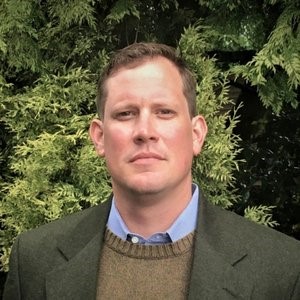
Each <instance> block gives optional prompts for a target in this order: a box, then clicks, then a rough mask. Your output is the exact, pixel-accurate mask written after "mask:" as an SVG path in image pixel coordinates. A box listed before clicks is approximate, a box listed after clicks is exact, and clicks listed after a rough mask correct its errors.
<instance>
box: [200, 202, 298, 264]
mask: <svg viewBox="0 0 300 300" xmlns="http://www.w3.org/2000/svg"><path fill="white" fill-rule="evenodd" d="M204 205H205V206H206V207H205V208H204V210H205V212H204V213H205V214H206V216H205V218H207V220H208V222H209V226H207V228H206V230H207V231H208V232H209V233H208V238H209V236H211V237H212V239H214V240H216V239H218V240H219V241H220V242H221V241H222V242H223V243H224V244H226V245H228V248H229V249H230V247H231V246H232V247H234V246H235V245H236V246H242V247H243V248H244V249H246V250H247V252H248V253H253V254H254V255H259V256H261V257H266V258H267V257H268V259H270V258H271V259H278V260H282V259H285V260H286V261H287V260H290V261H293V260H296V261H299V253H300V242H299V241H298V240H296V239H294V238H292V237H289V236H287V235H286V234H283V233H281V232H279V231H277V230H275V229H272V228H269V227H267V226H265V225H260V224H257V223H255V222H253V221H250V220H248V219H246V218H244V217H242V216H239V215H237V214H236V213H234V212H231V211H228V210H225V209H223V208H221V207H217V206H215V205H213V204H210V203H208V202H207V203H204ZM225 248H226V247H225ZM287 257H288V259H287Z"/></svg>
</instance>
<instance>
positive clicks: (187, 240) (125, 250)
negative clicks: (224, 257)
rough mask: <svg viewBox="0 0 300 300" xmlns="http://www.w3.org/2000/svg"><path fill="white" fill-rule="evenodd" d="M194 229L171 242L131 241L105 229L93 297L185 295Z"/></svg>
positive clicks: (118, 297)
mask: <svg viewBox="0 0 300 300" xmlns="http://www.w3.org/2000/svg"><path fill="white" fill-rule="evenodd" d="M193 237H194V233H190V234H189V235H187V236H186V237H184V238H183V239H180V240H178V241H176V242H175V243H170V244H163V245H141V244H132V243H130V242H128V241H124V240H122V239H120V238H119V237H117V236H116V235H114V234H113V233H112V232H111V231H109V230H108V229H107V230H106V233H105V237H104V246H103V249H102V255H101V258H100V269H99V279H98V290H97V299H114V300H117V299H139V300H140V299H186V298H187V295H188V286H189V279H190V268H191V264H192V257H193V251H192V250H193V241H194V239H193Z"/></svg>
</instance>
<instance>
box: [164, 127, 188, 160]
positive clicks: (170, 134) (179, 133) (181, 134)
mask: <svg viewBox="0 0 300 300" xmlns="http://www.w3.org/2000/svg"><path fill="white" fill-rule="evenodd" d="M164 137H165V141H166V143H167V144H168V146H169V149H170V150H171V151H172V152H174V153H176V154H177V155H178V156H182V157H181V158H182V159H184V158H187V157H188V156H193V135H192V129H191V128H190V127H188V126H187V127H184V128H183V127H182V126H172V127H168V128H165V130H164Z"/></svg>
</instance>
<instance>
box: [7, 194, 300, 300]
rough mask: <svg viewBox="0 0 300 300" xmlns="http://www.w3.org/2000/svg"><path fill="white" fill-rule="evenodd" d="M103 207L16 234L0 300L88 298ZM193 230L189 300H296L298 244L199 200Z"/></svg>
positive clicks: (93, 293)
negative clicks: (194, 236) (194, 232)
mask: <svg viewBox="0 0 300 300" xmlns="http://www.w3.org/2000/svg"><path fill="white" fill-rule="evenodd" d="M110 204H111V202H110V201H107V202H106V203H104V204H102V205H99V206H96V207H93V208H90V209H87V210H84V211H82V212H79V213H76V214H73V215H71V216H68V217H66V218H64V219H61V220H58V221H55V222H52V223H50V224H47V225H44V226H41V227H40V228H38V229H35V230H31V231H29V232H26V233H23V234H21V235H20V236H19V237H18V238H17V240H16V242H15V244H14V247H13V251H12V255H11V261H10V272H9V275H8V278H7V282H6V286H5V290H4V300H18V299H23V300H35V299H36V300H43V299H48V300H63V299H68V300H69V299H70V300H76V299H78V300H89V299H95V298H96V285H97V272H98V262H99V255H100V253H101V248H102V240H103V233H104V230H105V225H106V221H107V218H108V214H109V210H110ZM197 227H198V228H197V232H196V240H195V250H194V251H195V252H194V260H193V266H192V270H191V280H190V286H189V296H188V299H202V300H203V299H212V300H218V299H220V300H227V299H228V300H229V299H231V300H232V299H255V300H260V299H266V300H283V299H294V300H296V299H298V300H299V299H300V243H299V242H298V241H296V240H294V239H292V238H290V237H287V236H285V235H283V234H281V233H278V232H276V231H275V230H272V229H269V228H266V227H264V226H261V225H257V224H255V223H253V222H251V221H247V220H246V219H244V218H242V217H240V216H237V215H236V214H234V213H231V212H228V211H225V210H223V209H221V208H219V207H216V206H213V205H212V204H210V203H209V202H208V201H207V200H205V199H204V198H201V202H200V209H199V216H198V226H197ZM116 272H117V266H116ZM145 280H151V278H145ZM145 299H147V297H146V296H145Z"/></svg>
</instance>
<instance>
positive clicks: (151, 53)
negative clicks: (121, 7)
mask: <svg viewBox="0 0 300 300" xmlns="http://www.w3.org/2000/svg"><path fill="white" fill-rule="evenodd" d="M159 56H161V57H165V58H166V59H168V60H169V61H171V62H172V63H173V64H174V65H175V67H177V69H178V71H179V73H180V75H181V78H182V83H183V94H184V96H185V97H186V100H187V104H188V107H189V113H190V116H191V117H193V116H195V115H196V80H195V77H194V75H193V73H192V72H191V71H190V69H189V68H188V67H187V64H186V62H185V61H184V59H183V58H182V57H181V56H179V55H177V53H176V50H175V49H174V48H172V47H169V46H167V45H164V44H158V43H135V44H132V45H129V46H127V47H125V48H123V49H121V50H118V51H116V52H115V53H114V55H113V56H112V57H111V59H110V61H109V63H108V65H107V66H106V67H105V68H104V70H103V72H102V74H101V76H100V80H99V83H98V92H97V98H96V104H97V111H98V115H99V117H101V118H103V116H104V110H105V102H106V98H107V89H106V85H105V83H106V81H107V80H108V78H109V77H110V76H111V75H112V74H114V73H115V72H117V71H118V70H119V69H120V68H121V67H126V66H129V65H131V64H133V63H139V62H143V61H145V60H147V59H152V58H154V57H159Z"/></svg>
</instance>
